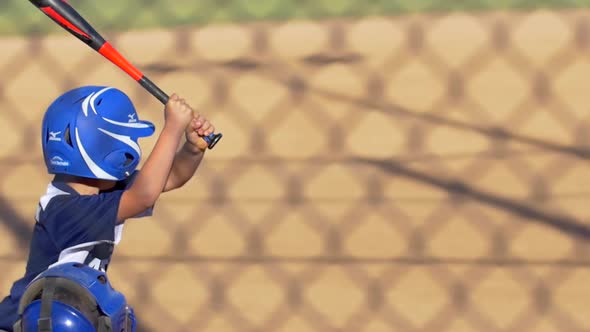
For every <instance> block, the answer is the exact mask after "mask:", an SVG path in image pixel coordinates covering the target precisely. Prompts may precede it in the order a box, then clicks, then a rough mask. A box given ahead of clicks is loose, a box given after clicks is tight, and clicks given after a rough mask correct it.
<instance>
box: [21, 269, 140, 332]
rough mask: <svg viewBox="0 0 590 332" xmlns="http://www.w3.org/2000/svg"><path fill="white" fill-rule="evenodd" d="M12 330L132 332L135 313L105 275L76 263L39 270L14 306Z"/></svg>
mask: <svg viewBox="0 0 590 332" xmlns="http://www.w3.org/2000/svg"><path fill="white" fill-rule="evenodd" d="M18 314H19V319H18V321H17V322H16V323H15V324H14V331H15V332H113V331H117V332H134V331H135V325H136V324H135V316H134V312H133V309H132V308H131V307H129V306H128V305H127V303H126V300H125V296H123V294H121V293H119V292H117V291H116V290H114V289H113V288H112V287H111V284H110V283H109V281H108V279H107V277H106V275H105V274H104V273H103V272H100V271H97V270H95V269H93V268H91V267H88V266H86V265H83V264H78V263H65V264H61V265H58V266H55V267H53V268H50V269H48V270H47V271H45V272H43V273H41V274H40V275H39V276H38V277H37V278H35V279H34V280H33V281H32V282H31V283H30V284H29V285H28V286H27V289H26V291H25V293H24V294H23V296H22V298H21V300H20V303H19V308H18Z"/></svg>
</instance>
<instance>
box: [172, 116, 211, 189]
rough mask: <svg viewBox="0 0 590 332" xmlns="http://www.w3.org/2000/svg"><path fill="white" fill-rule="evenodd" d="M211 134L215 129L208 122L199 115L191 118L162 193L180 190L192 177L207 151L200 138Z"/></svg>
mask: <svg viewBox="0 0 590 332" xmlns="http://www.w3.org/2000/svg"><path fill="white" fill-rule="evenodd" d="M213 132H215V127H213V125H212V124H211V123H210V122H209V120H207V119H206V118H204V117H203V116H201V115H199V116H195V117H194V118H193V120H192V121H191V124H190V125H189V126H187V128H186V134H185V135H186V142H185V143H184V144H183V146H182V147H181V148H180V150H179V151H178V152H177V153H176V157H175V158H174V162H173V163H172V169H171V171H170V175H169V176H168V180H167V182H166V186H165V187H164V191H169V190H174V189H177V188H180V187H182V186H183V185H184V184H185V183H187V182H188V180H190V179H191V178H192V177H193V175H194V174H195V172H196V171H197V169H198V168H199V165H200V164H201V160H203V156H204V154H205V151H206V150H207V142H206V141H205V140H204V139H203V138H202V136H207V135H209V134H211V133H213Z"/></svg>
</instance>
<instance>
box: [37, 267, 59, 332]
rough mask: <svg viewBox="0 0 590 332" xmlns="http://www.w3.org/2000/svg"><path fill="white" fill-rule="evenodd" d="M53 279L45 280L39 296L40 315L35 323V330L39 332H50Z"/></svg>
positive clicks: (53, 290) (53, 289) (53, 291)
mask: <svg viewBox="0 0 590 332" xmlns="http://www.w3.org/2000/svg"><path fill="white" fill-rule="evenodd" d="M55 284H56V282H55V279H53V278H47V279H46V280H45V285H44V287H43V294H42V295H41V313H40V315H39V320H38V321H37V330H38V331H39V332H51V331H52V327H51V306H52V303H53V295H54V293H55Z"/></svg>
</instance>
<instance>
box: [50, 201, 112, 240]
mask: <svg viewBox="0 0 590 332" xmlns="http://www.w3.org/2000/svg"><path fill="white" fill-rule="evenodd" d="M122 194H123V191H121V190H119V191H113V192H109V193H101V194H98V195H82V196H79V195H77V196H73V197H72V196H70V197H68V196H61V197H56V198H55V201H53V202H51V204H50V206H48V211H47V214H46V215H45V216H46V218H44V219H45V220H44V222H43V226H44V227H45V228H46V229H47V230H48V232H49V233H50V234H52V237H53V241H54V242H55V244H56V245H57V246H58V247H59V248H60V249H61V248H70V247H73V246H76V245H78V244H82V243H90V242H96V241H114V240H115V226H116V222H117V212H118V209H119V202H120V200H121V196H122ZM51 210H54V211H51Z"/></svg>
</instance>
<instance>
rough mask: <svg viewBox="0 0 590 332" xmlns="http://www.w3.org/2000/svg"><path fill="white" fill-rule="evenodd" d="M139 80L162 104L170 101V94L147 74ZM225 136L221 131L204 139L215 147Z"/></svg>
mask: <svg viewBox="0 0 590 332" xmlns="http://www.w3.org/2000/svg"><path fill="white" fill-rule="evenodd" d="M137 82H139V84H141V86H143V87H144V88H145V89H146V90H147V91H148V92H149V93H151V94H152V95H153V96H154V97H156V98H157V99H158V100H159V101H160V102H161V103H162V104H164V105H166V104H167V103H168V99H169V97H168V95H167V94H166V92H164V91H162V89H160V88H159V87H158V86H157V85H156V84H155V83H154V82H152V81H151V80H150V79H149V78H147V76H145V75H144V76H142V77H141V78H140V79H139V80H138V81H137ZM221 137H223V134H221V133H217V134H215V133H212V134H210V135H208V136H204V137H203V139H204V140H205V142H207V145H208V147H209V149H213V147H214V146H215V145H216V144H217V142H219V140H220V139H221Z"/></svg>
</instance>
